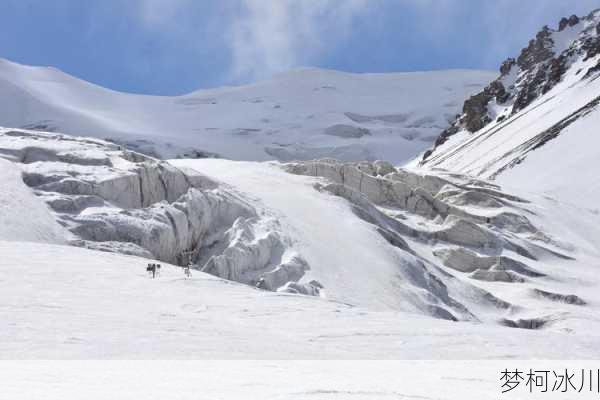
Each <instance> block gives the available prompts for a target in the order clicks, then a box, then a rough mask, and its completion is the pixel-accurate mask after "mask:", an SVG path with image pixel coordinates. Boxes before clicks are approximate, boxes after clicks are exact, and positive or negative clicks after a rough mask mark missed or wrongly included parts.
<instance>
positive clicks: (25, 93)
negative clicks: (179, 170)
mask: <svg viewBox="0 0 600 400" xmlns="http://www.w3.org/2000/svg"><path fill="white" fill-rule="evenodd" d="M493 77H494V73H493V72H489V71H478V70H450V71H435V72H413V73H392V74H351V73H344V72H337V71H331V70H321V69H314V68H304V69H298V70H294V71H291V72H288V73H284V74H281V75H278V76H275V77H274V78H272V79H271V80H267V81H264V82H259V83H255V84H251V85H246V86H240V87H225V88H220V89H210V90H199V91H196V92H193V93H190V94H187V95H183V96H175V97H167V96H144V95H135V94H127V93H119V92H115V91H111V90H108V89H105V88H102V87H99V86H96V85H93V84H91V83H88V82H85V81H82V80H79V79H76V78H74V77H72V76H69V75H67V74H65V73H63V72H61V71H59V70H57V69H55V68H46V67H31V66H24V65H20V64H16V63H13V62H10V61H7V60H0V125H2V126H6V127H16V128H18V127H29V128H35V129H42V130H56V131H59V132H64V133H70V134H76V135H89V136H95V137H99V138H110V139H112V140H116V141H119V142H124V143H127V144H128V146H129V147H131V148H137V149H139V150H140V151H143V152H146V153H150V154H156V155H158V156H160V157H163V158H169V157H175V156H181V155H183V156H184V157H186V156H187V157H197V156H207V155H212V153H216V154H217V155H219V156H222V157H224V158H229V159H239V160H273V159H279V160H282V161H287V160H293V159H314V158H321V157H336V158H338V159H343V160H363V159H370V160H375V159H386V160H389V161H391V162H395V163H399V162H402V161H405V160H407V159H409V158H411V157H413V156H414V155H415V154H417V153H419V152H420V151H423V150H424V149H425V148H427V147H428V146H430V145H431V143H432V142H433V140H434V139H435V137H436V136H437V135H438V134H439V133H440V132H441V131H442V130H443V129H444V128H445V127H447V126H448V121H449V120H451V119H452V118H453V117H454V116H455V115H456V114H457V113H458V112H459V111H460V107H461V105H462V102H463V100H464V99H465V98H466V97H468V95H470V94H472V93H475V92H477V91H479V90H481V89H482V88H483V86H485V85H486V84H487V83H488V82H489V81H490V80H491V79H492V78H493Z"/></svg>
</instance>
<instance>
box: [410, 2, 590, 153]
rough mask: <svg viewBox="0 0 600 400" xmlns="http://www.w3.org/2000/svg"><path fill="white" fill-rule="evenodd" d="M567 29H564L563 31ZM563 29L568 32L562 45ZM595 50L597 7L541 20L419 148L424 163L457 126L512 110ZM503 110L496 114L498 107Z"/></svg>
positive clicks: (475, 126)
mask: <svg viewBox="0 0 600 400" xmlns="http://www.w3.org/2000/svg"><path fill="white" fill-rule="evenodd" d="M567 31H568V32H567ZM565 35H569V36H568V37H572V40H571V42H570V43H569V44H568V45H567V46H566V47H565V45H564V41H565V40H566V39H565V37H566V36H565ZM598 54H600V12H599V11H594V12H592V13H590V14H589V15H588V16H586V17H583V18H579V17H577V16H575V15H572V16H571V17H569V18H562V19H561V20H560V22H559V24H558V29H557V30H553V29H550V28H549V27H547V26H545V27H543V28H542V30H541V31H540V32H538V33H537V35H536V37H535V38H534V39H532V40H531V41H530V42H529V44H528V45H527V47H525V48H524V49H522V50H521V53H520V54H519V56H518V57H517V58H516V59H514V58H509V59H507V60H506V61H504V62H503V63H502V65H501V66H500V76H499V77H498V78H497V79H496V80H494V81H493V82H492V83H490V85H488V86H487V87H486V88H485V89H484V90H483V91H481V92H480V93H478V94H475V95H474V96H471V97H470V98H469V99H467V100H466V101H465V103H464V106H463V112H462V114H461V115H459V116H458V117H457V118H456V119H455V120H454V121H453V122H452V123H451V126H450V127H449V128H447V129H445V130H444V131H443V132H442V133H441V134H440V136H439V137H438V139H437V140H436V142H435V144H434V148H433V149H432V150H428V151H426V152H425V153H424V155H423V158H422V163H425V162H426V161H427V159H428V158H429V157H430V156H431V154H432V153H433V152H434V151H435V149H436V148H437V147H439V146H441V145H442V144H444V143H445V142H446V141H447V140H448V138H450V137H451V136H453V135H455V134H456V133H458V132H459V131H462V130H466V131H468V132H477V131H479V130H481V129H483V128H484V127H486V126H488V125H489V124H490V123H492V122H494V121H502V120H504V119H505V118H507V117H510V116H511V115H514V114H516V113H518V112H519V111H521V110H523V109H524V108H526V107H527V106H529V105H530V104H531V103H532V102H534V101H535V100H536V99H538V98H539V97H540V96H541V95H543V94H545V93H547V92H549V91H550V90H552V88H554V87H555V86H556V85H557V84H558V83H559V82H561V80H562V79H563V77H564V76H565V73H566V72H567V70H568V69H569V67H570V66H571V65H572V64H573V63H574V62H575V61H576V60H578V59H581V60H588V59H590V58H593V57H595V56H597V55H598ZM598 70H600V68H594V67H591V68H589V69H588V70H587V71H586V73H585V74H581V79H586V78H589V76H590V75H591V74H593V73H596V72H597V71H598ZM502 109H504V110H505V111H502V112H500V114H498V112H499V111H498V110H502Z"/></svg>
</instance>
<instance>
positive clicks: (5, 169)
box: [0, 158, 68, 243]
mask: <svg viewBox="0 0 600 400" xmlns="http://www.w3.org/2000/svg"><path fill="white" fill-rule="evenodd" d="M0 171H1V172H0V216H1V217H0V240H11V241H25V242H45V243H64V242H65V241H66V238H67V235H68V232H67V231H66V230H65V229H64V228H62V227H61V226H60V225H59V224H58V223H57V222H56V219H55V217H54V216H53V215H52V214H51V212H50V210H49V209H48V206H47V205H46V204H45V203H44V202H43V201H42V200H41V199H40V198H39V197H37V196H36V195H35V194H34V193H33V191H32V190H31V189H30V188H28V187H27V186H26V185H25V183H23V179H22V177H21V169H20V168H19V167H18V166H17V165H15V164H13V163H11V162H9V161H6V160H4V159H2V158H0Z"/></svg>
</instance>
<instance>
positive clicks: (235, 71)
mask: <svg viewBox="0 0 600 400" xmlns="http://www.w3.org/2000/svg"><path fill="white" fill-rule="evenodd" d="M366 9H367V0H344V1H337V0H273V1H271V0H268V1H267V0H242V12H240V13H238V14H237V15H236V16H235V17H234V19H233V21H232V24H231V28H230V32H229V38H228V39H229V40H228V42H229V46H230V50H231V55H232V68H231V74H232V77H233V78H234V79H258V78H263V77H266V76H269V75H271V74H273V73H275V72H279V71H283V70H287V69H289V68H293V67H295V66H299V65H307V64H310V63H311V62H313V61H314V60H315V59H316V58H317V57H318V56H319V55H320V54H322V53H323V52H324V51H326V49H327V43H330V41H331V42H335V41H336V40H339V39H340V38H341V37H343V36H344V35H346V34H347V32H348V30H349V28H350V27H351V23H352V20H353V17H354V16H356V15H358V14H360V13H362V12H364V11H365V10H366Z"/></svg>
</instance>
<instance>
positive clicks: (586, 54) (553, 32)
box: [419, 10, 600, 210]
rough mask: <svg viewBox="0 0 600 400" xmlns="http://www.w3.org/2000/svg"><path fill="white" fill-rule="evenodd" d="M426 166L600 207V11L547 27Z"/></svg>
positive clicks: (471, 104)
mask: <svg viewBox="0 0 600 400" xmlns="http://www.w3.org/2000/svg"><path fill="white" fill-rule="evenodd" d="M500 71H501V75H500V77H498V78H497V79H496V80H495V81H493V82H492V83H491V84H490V85H489V86H487V87H486V88H485V89H484V90H483V91H482V92H480V93H479V94H477V95H475V96H473V97H471V98H470V99H468V100H467V101H466V102H465V104H464V106H463V113H462V114H461V115H460V116H459V117H458V119H456V120H455V121H454V122H453V124H452V126H451V127H450V128H448V129H446V130H445V131H444V132H443V133H442V135H441V136H440V137H439V138H438V140H437V141H436V145H435V147H434V149H432V150H429V151H427V152H426V153H425V154H424V156H423V157H422V159H421V160H419V164H420V165H421V166H424V167H426V168H443V169H448V170H451V171H456V172H460V173H466V174H470V175H473V176H477V177H481V178H488V179H495V180H497V181H498V182H499V183H502V184H505V185H511V186H515V187H521V188H524V189H526V190H528V191H529V192H532V193H544V194H547V195H549V196H552V197H554V198H557V199H559V200H563V201H568V202H573V203H576V204H580V205H582V206H585V207H587V208H593V209H596V210H597V209H598V208H597V207H598V200H599V199H600V174H599V173H598V172H599V171H600V167H599V165H598V163H599V161H600V137H599V135H598V134H599V127H600V108H599V107H598V105H599V104H600V79H599V78H600V10H597V11H594V12H592V13H590V14H589V15H588V16H586V17H582V18H579V17H577V16H571V17H570V18H564V19H562V20H561V21H560V22H559V26H558V28H557V29H550V28H548V27H544V28H543V29H542V30H541V31H540V32H539V33H538V34H537V36H536V38H535V39H533V40H532V41H531V42H530V43H529V45H528V46H527V47H526V48H524V49H523V50H522V52H521V54H520V55H519V57H518V58H517V59H516V60H515V59H508V60H507V61H505V62H504V63H503V65H502V67H501V69H500Z"/></svg>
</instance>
